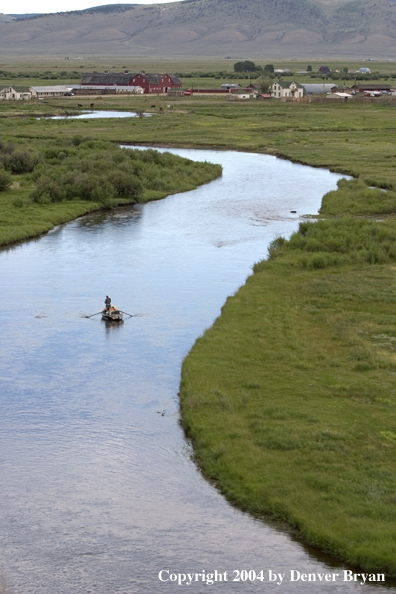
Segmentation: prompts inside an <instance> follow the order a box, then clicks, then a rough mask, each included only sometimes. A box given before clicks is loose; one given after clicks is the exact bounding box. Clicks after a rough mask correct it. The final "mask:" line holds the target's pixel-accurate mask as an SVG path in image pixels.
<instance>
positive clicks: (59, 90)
mask: <svg viewBox="0 0 396 594" xmlns="http://www.w3.org/2000/svg"><path fill="white" fill-rule="evenodd" d="M70 88H71V87H66V86H64V85H55V86H53V87H50V86H48V87H30V91H31V93H32V96H33V97H64V95H65V93H69V92H70Z"/></svg>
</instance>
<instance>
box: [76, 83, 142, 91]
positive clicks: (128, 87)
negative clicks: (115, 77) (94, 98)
mask: <svg viewBox="0 0 396 594" xmlns="http://www.w3.org/2000/svg"><path fill="white" fill-rule="evenodd" d="M68 88H69V89H74V90H76V91H79V90H80V89H84V90H85V91H89V90H95V91H111V90H113V89H114V90H117V91H130V92H132V91H134V90H135V91H136V90H138V89H142V90H143V87H139V86H137V87H133V86H131V85H126V86H125V85H71V86H70V87H68Z"/></svg>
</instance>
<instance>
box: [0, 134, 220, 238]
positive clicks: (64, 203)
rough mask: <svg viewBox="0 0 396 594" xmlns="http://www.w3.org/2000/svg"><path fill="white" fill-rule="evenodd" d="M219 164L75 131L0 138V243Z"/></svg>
mask: <svg viewBox="0 0 396 594" xmlns="http://www.w3.org/2000/svg"><path fill="white" fill-rule="evenodd" d="M220 175H221V166H220V165H213V164H211V163H197V162H194V161H190V160H189V159H184V158H182V157H177V156H175V155H171V154H170V153H159V152H158V151H155V150H152V149H149V150H147V151H141V150H130V149H121V148H119V147H118V146H116V145H114V144H112V143H110V142H103V141H100V140H92V139H84V138H82V137H80V136H75V137H73V138H71V139H70V140H64V139H62V140H41V141H39V142H36V143H35V148H34V149H32V148H30V146H29V144H28V143H27V142H26V141H25V142H24V143H23V142H21V141H20V140H19V141H18V142H15V141H8V142H0V205H1V212H2V215H1V221H0V244H7V243H10V242H12V241H16V240H20V239H25V238H27V237H32V236H34V235H38V234H40V233H43V232H45V231H48V230H49V229H52V228H53V226H54V225H56V224H59V223H62V222H65V221H68V220H70V219H73V218H75V217H76V216H78V215H81V214H84V213H86V212H89V211H91V210H95V209H98V208H101V207H111V206H115V205H117V204H120V203H128V202H130V203H137V202H146V201H147V200H155V199H158V198H163V197H164V196H167V195H169V194H174V193H176V192H185V191H187V190H192V189H194V188H196V187H197V186H199V185H200V184H203V183H206V182H209V181H211V180H213V179H215V178H216V177H218V176H220Z"/></svg>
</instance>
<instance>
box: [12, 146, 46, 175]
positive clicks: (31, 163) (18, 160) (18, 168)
mask: <svg viewBox="0 0 396 594" xmlns="http://www.w3.org/2000/svg"><path fill="white" fill-rule="evenodd" d="M39 162H40V156H39V155H38V154H37V153H33V152H31V151H29V150H27V149H24V148H19V149H16V150H15V151H14V152H13V153H11V154H10V155H8V156H7V157H6V158H5V160H4V166H5V168H6V169H8V170H9V171H11V172H12V173H30V172H31V171H33V169H34V168H35V166H36V165H37V164H38V163H39Z"/></svg>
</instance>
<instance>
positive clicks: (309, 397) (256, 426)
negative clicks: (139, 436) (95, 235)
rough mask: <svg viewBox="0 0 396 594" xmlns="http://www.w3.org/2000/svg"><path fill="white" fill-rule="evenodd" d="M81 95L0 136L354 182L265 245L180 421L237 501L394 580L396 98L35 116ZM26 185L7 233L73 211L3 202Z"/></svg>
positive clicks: (19, 107) (219, 328) (35, 110)
mask: <svg viewBox="0 0 396 594" xmlns="http://www.w3.org/2000/svg"><path fill="white" fill-rule="evenodd" d="M91 101H92V98H76V97H70V98H66V97H65V98H62V99H58V100H48V101H47V100H45V101H37V102H31V103H29V104H7V105H5V104H1V105H0V122H1V129H2V139H3V141H4V142H15V143H23V144H25V145H27V146H30V147H36V146H37V147H40V146H44V145H45V144H46V143H57V142H59V143H69V145H70V146H72V143H73V138H75V137H76V136H77V137H80V138H82V139H84V140H83V144H84V143H86V142H88V143H89V142H91V143H95V142H99V141H100V142H106V143H108V142H109V143H113V144H117V143H129V144H140V145H146V146H155V145H160V146H186V147H189V146H191V147H200V148H204V147H216V148H219V149H224V150H228V149H234V150H243V151H254V152H260V153H268V154H272V155H277V156H278V157H279V158H287V159H290V160H293V161H297V162H301V163H305V164H308V165H311V166H314V167H325V168H328V169H331V170H332V171H336V172H343V173H346V174H349V175H351V176H353V179H352V180H345V181H342V182H340V183H339V186H338V189H337V190H336V191H334V192H330V193H329V194H327V195H326V196H325V197H324V198H323V202H322V209H321V214H320V217H319V218H320V220H318V221H317V222H314V221H303V222H301V225H300V229H299V231H298V232H297V233H295V234H293V236H292V237H291V238H290V239H288V240H286V239H283V238H277V239H276V240H275V241H274V242H273V243H272V245H271V246H270V248H269V254H268V260H266V261H263V262H261V263H257V264H256V265H255V267H254V274H253V275H252V276H251V277H250V278H249V279H248V282H247V283H246V285H245V286H244V287H242V288H241V289H240V290H239V291H238V293H237V294H236V295H235V296H233V297H230V298H229V299H228V301H227V303H226V304H225V305H224V307H223V309H222V314H221V316H220V317H219V318H218V320H216V322H215V324H214V325H213V327H212V328H211V329H209V330H208V331H207V332H206V333H205V334H204V335H203V336H202V337H201V338H200V339H198V341H197V343H196V345H195V346H194V347H193V349H192V351H191V352H190V354H189V355H188V356H187V358H186V359H185V361H184V363H183V369H182V382H181V389H180V399H181V414H182V423H183V426H184V428H185V431H186V434H187V435H188V436H189V438H190V439H191V440H192V443H193V446H194V452H195V459H196V461H197V464H198V465H199V467H200V468H201V469H202V472H203V474H204V475H205V476H206V477H207V478H208V479H209V480H211V481H213V482H214V484H216V486H217V487H218V488H219V490H220V491H221V492H222V493H224V494H225V496H226V497H227V498H228V499H229V500H230V501H231V502H232V503H233V504H235V505H237V506H238V507H240V508H242V509H244V510H247V511H249V512H250V513H252V514H254V515H256V516H258V517H262V518H265V517H273V518H276V519H278V520H279V521H281V522H284V523H285V524H286V525H287V526H288V527H289V529H290V530H291V531H292V532H293V534H295V535H296V536H297V537H298V538H300V539H301V540H303V541H304V542H306V543H309V544H310V545H313V546H315V547H317V548H319V549H321V550H323V551H325V552H327V553H331V554H332V555H333V556H335V557H337V558H339V559H341V560H343V561H344V562H348V563H351V564H353V565H356V566H359V567H361V568H363V569H365V570H373V571H381V572H385V573H386V574H387V575H389V576H396V562H395V559H396V555H395V553H396V550H395V549H396V547H395V542H396V539H395V536H396V534H395V522H394V520H395V519H396V518H395V492H396V490H395V487H396V474H395V458H396V393H395V388H394V384H395V372H396V346H395V345H396V323H395V318H394V311H395V304H396V291H395V289H396V267H395V259H396V248H395V238H396V222H395V213H396V167H395V158H396V134H395V114H396V111H395V109H396V107H395V106H394V105H391V104H387V103H381V102H380V101H378V102H376V103H351V104H333V103H330V104H327V103H315V102H313V103H306V104H305V103H304V104H298V103H280V102H277V101H270V102H259V101H253V100H252V101H249V102H246V103H237V102H231V101H228V100H227V98H226V97H206V98H205V97H202V96H192V97H184V98H181V99H171V98H168V97H159V96H155V97H154V96H151V97H102V98H99V97H97V98H96V97H95V100H94V101H95V108H100V109H119V110H128V111H129V110H131V111H133V110H139V111H141V112H150V113H151V114H152V116H151V117H141V118H130V119H127V120H125V119H123V120H108V119H107V120H105V119H98V120H48V119H36V116H39V115H42V114H48V115H50V114H59V113H65V112H68V113H78V111H79V110H78V103H80V104H82V105H83V106H86V107H88V106H89V103H90V102H91ZM27 175H28V174H27ZM33 181H34V180H33V179H32V178H30V181H29V180H28V179H27V180H26V182H24V183H21V184H20V185H19V187H17V186H16V185H14V184H13V185H12V187H11V189H10V190H7V191H6V192H2V193H0V198H1V199H3V198H2V197H4V199H7V201H8V202H7V204H8V205H9V208H10V212H11V211H12V212H13V215H12V216H14V217H15V221H19V223H18V222H16V225H17V224H20V222H21V221H22V220H23V219H24V217H27V215H28V214H29V216H30V212H31V211H30V210H29V209H31V210H32V211H34V210H35V212H39V211H40V209H43V208H46V209H54V212H55V210H56V209H57V208H58V207H59V208H66V207H67V208H72V207H76V208H78V201H68V200H62V201H61V202H59V203H53V202H51V203H50V204H47V205H42V204H40V203H37V202H33V201H31V203H29V206H26V210H25V212H23V209H21V207H20V206H17V205H15V204H14V202H15V200H16V199H18V196H19V193H21V194H23V193H25V194H23V195H21V197H20V198H21V200H25V199H27V198H25V197H24V196H26V195H27V192H31V188H30V189H29V188H28V184H29V183H32V182H33ZM24 184H26V185H24ZM242 190H243V189H241V191H242ZM384 190H385V191H384ZM30 200H31V199H30ZM56 212H60V211H56ZM18 217H19V219H18ZM2 218H3V217H2ZM70 218H71V217H70Z"/></svg>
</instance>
